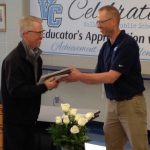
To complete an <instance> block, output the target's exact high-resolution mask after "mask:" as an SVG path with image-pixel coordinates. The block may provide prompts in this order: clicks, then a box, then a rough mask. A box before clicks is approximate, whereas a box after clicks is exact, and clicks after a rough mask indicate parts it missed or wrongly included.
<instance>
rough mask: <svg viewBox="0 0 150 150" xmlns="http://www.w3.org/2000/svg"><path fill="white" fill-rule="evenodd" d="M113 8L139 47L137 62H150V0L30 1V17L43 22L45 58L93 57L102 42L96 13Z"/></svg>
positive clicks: (121, 25) (42, 46)
mask: <svg viewBox="0 0 150 150" xmlns="http://www.w3.org/2000/svg"><path fill="white" fill-rule="evenodd" d="M104 5H113V6H115V7H116V8H117V9H118V10H119V12H120V14H121V23H120V28H121V29H124V30H126V32H127V33H128V34H129V35H131V36H132V37H133V38H134V39H135V40H136V41H137V42H138V44H139V47H140V58H141V60H146V61H149V60H150V0H142V1H141V0H131V1H129V0H127V1H125V0H30V14H31V15H34V16H38V17H41V18H42V19H43V26H44V30H45V31H44V35H43V37H44V38H43V41H42V45H41V49H42V50H43V51H44V53H45V54H51V53H53V54H64V55H80V56H97V55H98V53H99V50H100V48H101V46H102V44H103V43H104V41H106V37H104V36H102V34H101V33H100V31H99V29H97V28H96V17H97V14H98V9H99V8H100V7H102V6H104Z"/></svg>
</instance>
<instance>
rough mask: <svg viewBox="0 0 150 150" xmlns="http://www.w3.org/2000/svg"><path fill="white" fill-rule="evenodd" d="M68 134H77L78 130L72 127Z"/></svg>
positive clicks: (76, 127)
mask: <svg viewBox="0 0 150 150" xmlns="http://www.w3.org/2000/svg"><path fill="white" fill-rule="evenodd" d="M70 132H71V133H73V134H76V133H79V128H78V126H76V125H74V126H73V127H72V128H71V129H70Z"/></svg>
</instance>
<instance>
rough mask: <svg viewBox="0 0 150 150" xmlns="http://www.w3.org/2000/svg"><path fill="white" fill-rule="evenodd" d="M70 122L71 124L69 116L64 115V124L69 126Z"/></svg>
mask: <svg viewBox="0 0 150 150" xmlns="http://www.w3.org/2000/svg"><path fill="white" fill-rule="evenodd" d="M69 122H70V120H69V117H68V116H67V115H64V116H63V123H64V124H66V125H67V124H69Z"/></svg>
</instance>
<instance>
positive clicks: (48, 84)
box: [44, 77, 59, 90]
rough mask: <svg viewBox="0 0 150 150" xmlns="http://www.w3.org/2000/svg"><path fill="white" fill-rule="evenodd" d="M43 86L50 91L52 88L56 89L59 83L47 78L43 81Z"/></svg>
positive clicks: (53, 78)
mask: <svg viewBox="0 0 150 150" xmlns="http://www.w3.org/2000/svg"><path fill="white" fill-rule="evenodd" d="M44 84H45V85H46V87H47V89H48V90H51V89H53V88H57V86H58V84H59V81H58V80H56V79H55V77H52V78H48V79H46V80H45V81H44Z"/></svg>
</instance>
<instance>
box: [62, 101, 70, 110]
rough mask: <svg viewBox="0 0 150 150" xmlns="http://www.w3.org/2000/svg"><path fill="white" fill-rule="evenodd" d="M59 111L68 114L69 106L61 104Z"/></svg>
mask: <svg viewBox="0 0 150 150" xmlns="http://www.w3.org/2000/svg"><path fill="white" fill-rule="evenodd" d="M61 109H62V111H63V112H68V111H69V110H70V104H68V103H65V104H61Z"/></svg>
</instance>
